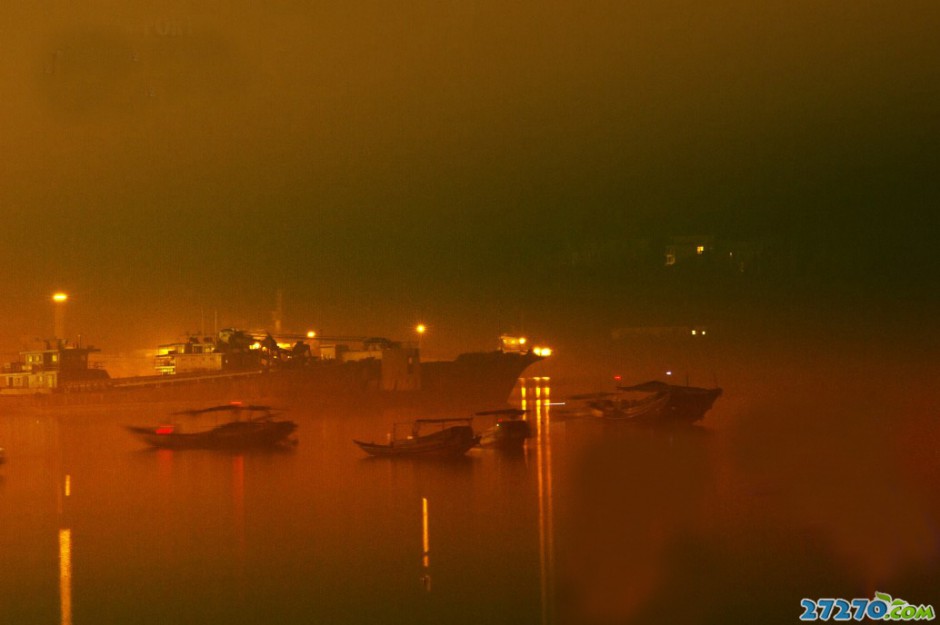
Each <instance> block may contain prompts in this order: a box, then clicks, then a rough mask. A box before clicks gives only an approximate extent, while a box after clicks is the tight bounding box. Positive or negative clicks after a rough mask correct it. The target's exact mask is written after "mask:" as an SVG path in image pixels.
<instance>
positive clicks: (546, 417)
mask: <svg viewBox="0 0 940 625" xmlns="http://www.w3.org/2000/svg"><path fill="white" fill-rule="evenodd" d="M533 382H534V384H535V396H536V400H535V423H536V440H537V443H538V445H537V447H536V467H537V470H538V489H539V573H540V575H539V579H540V591H541V599H542V623H543V625H547V624H548V623H552V622H554V618H553V614H552V612H553V610H552V602H553V597H554V592H555V588H554V586H555V582H554V570H555V541H554V527H553V523H552V519H553V516H554V515H553V510H552V444H551V431H550V426H551V416H550V414H549V413H550V410H551V408H550V404H549V397H550V391H549V378H533ZM543 385H544V389H543ZM523 389H525V385H523ZM543 391H544V392H543ZM522 397H523V405H522V407H523V409H525V391H524V390H523V394H522Z"/></svg>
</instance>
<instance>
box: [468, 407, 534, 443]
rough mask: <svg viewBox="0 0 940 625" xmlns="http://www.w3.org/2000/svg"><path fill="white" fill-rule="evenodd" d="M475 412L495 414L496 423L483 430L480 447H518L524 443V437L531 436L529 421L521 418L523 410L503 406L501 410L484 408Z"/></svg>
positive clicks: (486, 414)
mask: <svg viewBox="0 0 940 625" xmlns="http://www.w3.org/2000/svg"><path fill="white" fill-rule="evenodd" d="M476 414H477V415H479V416H488V415H495V416H496V423H495V424H493V427H491V428H488V429H486V430H484V431H483V434H482V435H481V437H480V446H481V447H495V448H498V449H519V448H520V447H522V446H523V445H524V444H525V439H527V438H529V437H531V436H532V428H531V427H530V425H529V422H528V421H526V420H525V419H524V418H523V417H524V416H525V414H526V411H525V410H519V409H518V408H505V409H502V410H484V411H482V412H478V413H476Z"/></svg>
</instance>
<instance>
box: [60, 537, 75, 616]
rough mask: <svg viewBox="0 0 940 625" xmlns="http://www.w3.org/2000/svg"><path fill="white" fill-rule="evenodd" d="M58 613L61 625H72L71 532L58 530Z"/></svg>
mask: <svg viewBox="0 0 940 625" xmlns="http://www.w3.org/2000/svg"><path fill="white" fill-rule="evenodd" d="M59 612H60V614H59V615H60V617H61V620H60V623H61V624H62V625H72V530H70V529H69V528H64V529H60V530H59Z"/></svg>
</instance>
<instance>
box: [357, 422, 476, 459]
mask: <svg viewBox="0 0 940 625" xmlns="http://www.w3.org/2000/svg"><path fill="white" fill-rule="evenodd" d="M472 422H473V419H472V417H471V418H464V419H417V420H416V421H414V422H413V423H411V424H410V426H411V430H410V434H409V435H407V436H405V437H399V436H398V431H399V430H400V429H401V427H403V426H404V425H406V424H400V423H396V424H395V425H394V426H393V429H392V433H391V434H390V435H389V441H388V443H384V444H383V443H375V442H371V443H366V442H364V441H358V440H353V442H354V443H355V444H356V445H358V446H359V447H360V448H361V449H362V450H363V451H364V452H366V453H367V454H369V455H371V456H410V457H455V456H462V455H463V454H465V453H467V451H469V450H470V448H471V447H474V446H475V445H477V444H478V443H479V442H480V437H479V436H477V435H476V434H475V433H474V431H473V425H472Z"/></svg>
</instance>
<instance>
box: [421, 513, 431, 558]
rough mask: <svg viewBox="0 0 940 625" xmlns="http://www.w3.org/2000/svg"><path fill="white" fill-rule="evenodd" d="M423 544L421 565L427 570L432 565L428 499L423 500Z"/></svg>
mask: <svg viewBox="0 0 940 625" xmlns="http://www.w3.org/2000/svg"><path fill="white" fill-rule="evenodd" d="M421 534H422V536H421V544H422V547H423V550H422V552H421V563H422V564H423V565H424V568H427V567H428V565H430V563H431V562H430V560H431V558H430V556H431V554H430V551H431V541H430V539H429V538H428V498H427V497H422V498H421Z"/></svg>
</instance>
